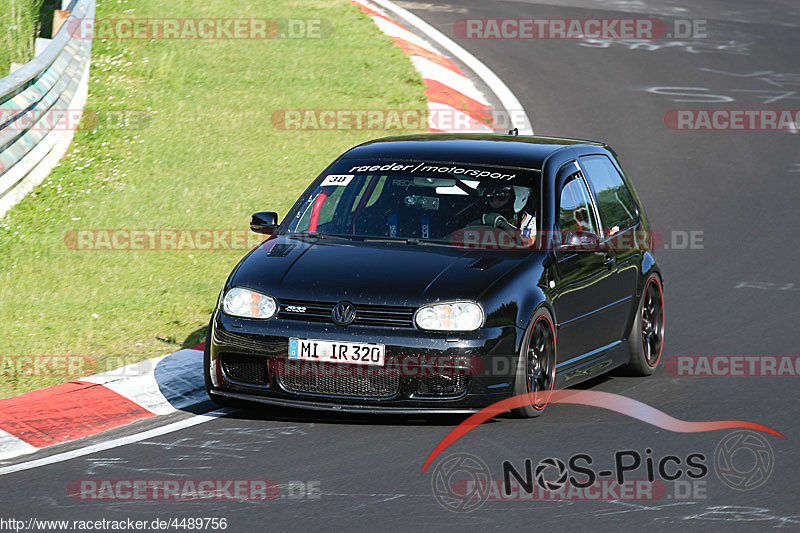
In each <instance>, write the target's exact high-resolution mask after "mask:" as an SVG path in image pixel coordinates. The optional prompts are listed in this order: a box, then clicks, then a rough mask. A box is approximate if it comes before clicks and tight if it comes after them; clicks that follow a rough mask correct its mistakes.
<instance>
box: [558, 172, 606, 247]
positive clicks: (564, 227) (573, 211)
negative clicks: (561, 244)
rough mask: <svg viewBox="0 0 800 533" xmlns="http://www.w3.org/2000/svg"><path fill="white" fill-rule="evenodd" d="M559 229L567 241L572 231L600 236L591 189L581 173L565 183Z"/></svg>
mask: <svg viewBox="0 0 800 533" xmlns="http://www.w3.org/2000/svg"><path fill="white" fill-rule="evenodd" d="M558 229H559V230H560V231H561V240H562V241H564V240H566V237H567V234H568V233H569V232H570V231H589V232H592V233H595V234H598V231H597V222H596V220H595V216H594V210H593V209H592V200H591V197H590V196H589V189H587V188H586V182H585V181H583V177H582V176H581V173H580V172H576V173H575V174H573V175H572V176H570V177H569V178H567V181H566V182H564V188H563V189H561V203H560V204H559V214H558Z"/></svg>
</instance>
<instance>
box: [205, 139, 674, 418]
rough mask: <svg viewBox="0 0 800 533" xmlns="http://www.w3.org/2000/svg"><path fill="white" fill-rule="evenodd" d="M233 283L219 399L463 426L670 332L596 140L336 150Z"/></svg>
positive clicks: (221, 338)
mask: <svg viewBox="0 0 800 533" xmlns="http://www.w3.org/2000/svg"><path fill="white" fill-rule="evenodd" d="M250 226H251V229H252V230H253V231H256V232H260V233H263V234H264V235H265V236H267V238H266V240H265V241H264V242H263V243H262V244H260V245H259V246H258V247H256V248H255V249H254V250H253V251H251V252H250V253H249V254H248V255H247V256H246V257H245V258H244V259H243V260H242V261H241V262H240V263H239V264H238V265H237V266H236V268H235V269H234V270H233V272H232V273H231V275H230V277H229V278H228V280H227V282H226V283H225V286H224V288H223V290H222V291H221V292H220V296H219V300H218V302H217V306H216V309H215V311H214V314H213V316H212V319H211V323H210V325H209V328H208V334H207V338H206V343H205V358H204V369H203V372H204V374H205V378H206V387H207V389H208V393H209V395H210V397H211V398H212V399H214V400H215V401H216V402H218V403H220V404H223V405H225V404H230V403H231V402H233V401H240V400H248V401H252V402H261V403H266V404H273V405H279V406H287V407H303V408H311V409H324V410H340V411H349V412H380V413H385V412H393V413H403V414H411V413H435V412H441V413H470V412H475V411H477V410H479V409H480V408H482V407H485V406H488V405H490V404H492V403H494V402H496V401H498V400H502V399H505V398H508V397H510V396H513V395H519V394H528V397H529V398H530V402H529V405H526V406H524V407H522V408H520V409H518V410H516V411H514V412H513V413H512V414H514V415H516V416H523V417H531V416H536V415H537V414H539V413H540V412H541V411H542V410H543V409H544V407H545V406H546V404H547V401H548V399H549V395H550V393H551V392H552V390H553V389H554V388H564V387H570V386H572V385H574V384H577V383H579V382H581V381H584V380H586V379H589V378H592V377H595V376H597V375H599V374H602V373H605V372H608V371H610V370H612V369H614V368H617V367H623V368H624V370H625V371H626V372H628V373H629V374H636V375H642V376H646V375H649V374H652V373H653V372H654V371H655V368H656V366H657V365H658V361H659V357H660V355H661V349H662V344H663V336H664V307H663V294H662V278H661V271H660V269H659V267H658V264H657V263H656V259H655V256H654V251H653V249H654V245H653V239H652V235H651V232H650V228H649V226H648V222H647V218H646V216H645V212H644V209H643V208H642V204H641V201H640V200H639V197H638V196H637V194H636V191H635V190H634V188H633V186H632V185H631V183H630V181H629V180H628V179H627V177H626V176H625V173H624V172H623V170H622V168H621V166H620V164H619V162H618V160H617V157H616V154H615V153H614V151H613V150H612V149H611V148H610V147H609V146H607V145H605V144H603V143H598V142H590V141H579V140H570V139H557V138H545V137H525V136H492V135H467V134H459V135H453V134H428V135H411V136H400V137H389V138H384V139H378V140H374V141H370V142H367V143H364V144H362V145H360V146H357V147H355V148H352V149H351V150H348V151H347V152H345V153H344V154H342V155H341V156H340V157H339V158H338V159H336V160H335V161H334V162H333V163H331V165H330V166H329V167H328V168H327V169H325V170H324V171H323V172H322V174H321V175H320V176H319V177H318V178H317V179H316V180H315V181H314V182H313V183H312V184H311V185H310V186H309V188H308V189H307V190H306V191H305V192H304V193H303V195H302V196H301V197H300V198H299V199H298V200H297V202H296V203H295V205H294V206H293V207H292V209H291V210H290V211H289V213H288V214H287V215H286V217H285V218H284V220H283V221H282V222H281V223H280V224H279V223H278V215H277V214H276V213H274V212H260V213H256V214H254V215H253V216H252V218H251V221H250Z"/></svg>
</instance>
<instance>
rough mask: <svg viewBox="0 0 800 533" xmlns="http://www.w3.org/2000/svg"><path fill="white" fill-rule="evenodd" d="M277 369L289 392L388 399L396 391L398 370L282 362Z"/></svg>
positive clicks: (397, 387)
mask: <svg viewBox="0 0 800 533" xmlns="http://www.w3.org/2000/svg"><path fill="white" fill-rule="evenodd" d="M279 368H280V370H279V372H278V381H279V382H280V384H281V386H282V387H283V388H284V389H286V390H288V391H290V392H304V393H310V394H325V395H331V396H355V397H361V398H390V397H392V396H395V395H397V393H398V392H400V372H399V371H398V370H387V369H384V368H370V369H363V368H359V367H354V366H353V365H328V364H326V365H324V366H315V367H304V366H292V365H289V364H286V365H280V367H279Z"/></svg>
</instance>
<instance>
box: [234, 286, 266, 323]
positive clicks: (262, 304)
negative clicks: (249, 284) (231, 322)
mask: <svg viewBox="0 0 800 533" xmlns="http://www.w3.org/2000/svg"><path fill="white" fill-rule="evenodd" d="M222 310H223V311H225V314H228V315H232V316H240V317H243V318H272V317H273V316H274V315H275V311H277V310H278V304H276V303H275V299H274V298H273V297H272V296H267V295H266V294H261V293H260V292H256V291H251V290H250V289H245V288H242V287H235V288H233V289H231V290H229V291H228V292H227V293H226V294H225V298H223V299H222Z"/></svg>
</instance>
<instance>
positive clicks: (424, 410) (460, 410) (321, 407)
mask: <svg viewBox="0 0 800 533" xmlns="http://www.w3.org/2000/svg"><path fill="white" fill-rule="evenodd" d="M210 392H211V393H212V394H215V395H217V396H224V397H226V398H232V399H235V400H246V401H249V402H259V403H266V404H270V405H279V406H282V407H294V408H297V409H311V410H315V411H332V412H339V413H368V414H387V413H392V414H398V415H425V414H429V415H435V414H443V415H444V414H448V415H462V414H463V415H467V414H474V413H477V412H478V411H480V410H481V408H480V407H476V408H466V407H457V408H451V409H447V408H440V407H393V406H386V407H378V406H371V405H342V404H333V403H325V402H313V401H307V400H287V399H284V398H270V397H266V396H256V395H252V394H242V393H239V392H229V391H224V390H220V389H211V391H210Z"/></svg>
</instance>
